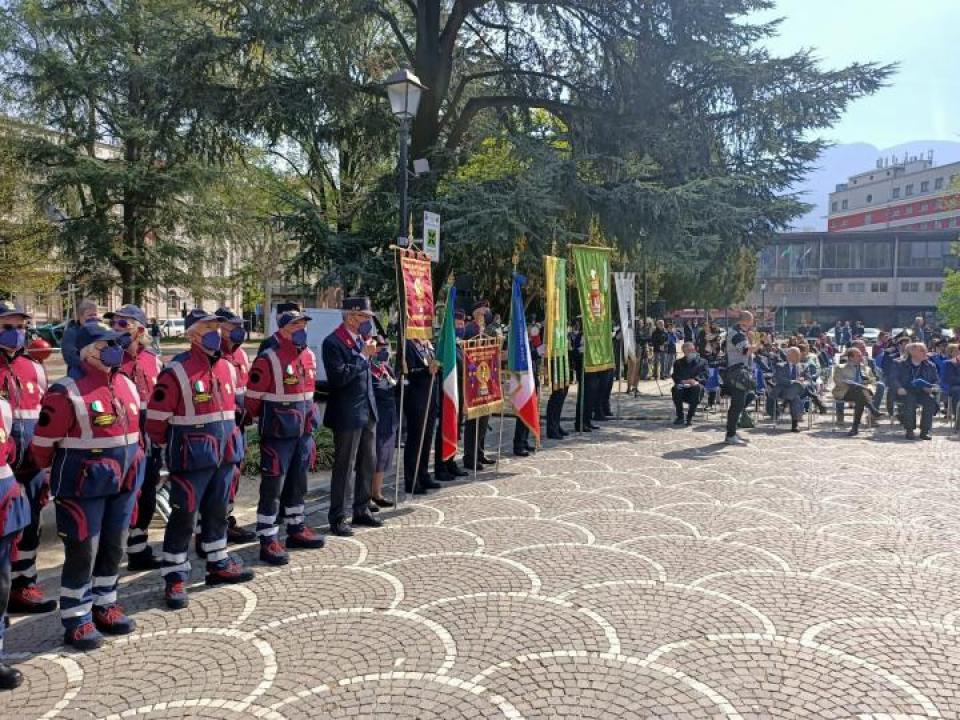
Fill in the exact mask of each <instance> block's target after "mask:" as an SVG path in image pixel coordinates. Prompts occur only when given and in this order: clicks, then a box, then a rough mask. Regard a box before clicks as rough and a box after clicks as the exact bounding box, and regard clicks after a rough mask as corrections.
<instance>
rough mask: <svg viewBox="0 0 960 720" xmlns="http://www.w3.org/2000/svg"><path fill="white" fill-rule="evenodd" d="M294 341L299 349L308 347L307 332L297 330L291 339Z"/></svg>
mask: <svg viewBox="0 0 960 720" xmlns="http://www.w3.org/2000/svg"><path fill="white" fill-rule="evenodd" d="M290 339H291V340H292V341H293V344H294V345H296V346H297V347H299V348H303V347H306V346H307V331H306V330H297V331H295V332H294V333H293V335H292V336H291V337H290Z"/></svg>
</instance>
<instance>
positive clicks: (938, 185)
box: [933, 178, 943, 190]
mask: <svg viewBox="0 0 960 720" xmlns="http://www.w3.org/2000/svg"><path fill="white" fill-rule="evenodd" d="M933 189H934V190H943V178H937V179H936V180H934V181H933Z"/></svg>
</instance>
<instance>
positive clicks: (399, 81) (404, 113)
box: [385, 69, 426, 247]
mask: <svg viewBox="0 0 960 720" xmlns="http://www.w3.org/2000/svg"><path fill="white" fill-rule="evenodd" d="M385 84H386V87H387V96H388V97H389V98H390V109H391V110H392V111H393V116H394V117H395V118H397V119H398V120H399V121H400V163H399V167H398V168H397V172H398V180H399V187H398V191H399V194H400V233H399V235H397V244H398V245H401V246H404V247H405V246H407V245H409V244H410V242H409V239H408V238H407V233H408V232H409V228H410V208H409V201H408V198H407V189H408V186H409V166H410V159H409V156H408V152H409V151H408V148H409V144H410V122H411V121H412V120H413V118H415V117H416V116H417V109H418V108H419V107H420V96H421V94H422V93H423V91H424V90H425V89H426V88H424V86H423V84H422V83H421V82H420V78H418V77H417V76H416V75H414V74H413V73H412V72H410V71H409V70H407V69H403V70H398V71H397V72H395V73H393V75H391V76H390V77H388V78H387V82H386V83H385Z"/></svg>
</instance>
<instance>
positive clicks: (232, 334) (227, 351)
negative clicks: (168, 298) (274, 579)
mask: <svg viewBox="0 0 960 720" xmlns="http://www.w3.org/2000/svg"><path fill="white" fill-rule="evenodd" d="M215 314H216V316H217V317H218V318H220V321H221V322H220V344H221V347H222V348H223V357H224V358H225V359H226V360H227V362H229V363H230V364H231V365H233V371H234V375H235V377H236V379H237V382H236V385H235V393H234V395H235V396H236V399H237V427H239V428H240V429H241V431H242V429H243V428H244V427H245V426H246V422H245V421H244V417H243V416H244V414H245V413H246V409H245V408H244V402H245V401H246V398H247V383H248V382H249V380H250V357H249V356H248V355H247V351H246V350H244V349H243V341H244V340H246V339H247V331H246V330H245V329H244V327H243V318H242V317H240V316H239V315H237V314H236V313H234V312H233V311H232V310H230V309H229V308H225V307H222V308H220V309H219V310H217V312H216V313H215ZM242 474H243V463H242V462H241V463H239V464H238V465H237V467H236V472H235V473H234V477H233V482H232V483H231V484H230V503H229V505H227V544H238V543H248V542H253V541H254V540H256V539H257V534H256V533H255V532H254V531H253V530H248V529H247V528H244V527H241V526H240V525H238V524H237V519H236V518H235V517H234V516H233V503H234V500H235V499H236V497H237V490H238V489H239V488H240V477H241V476H242Z"/></svg>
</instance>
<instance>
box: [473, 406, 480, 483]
mask: <svg viewBox="0 0 960 720" xmlns="http://www.w3.org/2000/svg"><path fill="white" fill-rule="evenodd" d="M479 457H480V418H479V417H478V418H476V419H475V420H474V423H473V479H474V480H476V479H477V464H478V463H479V462H480V461H479V460H478V458H479Z"/></svg>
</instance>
